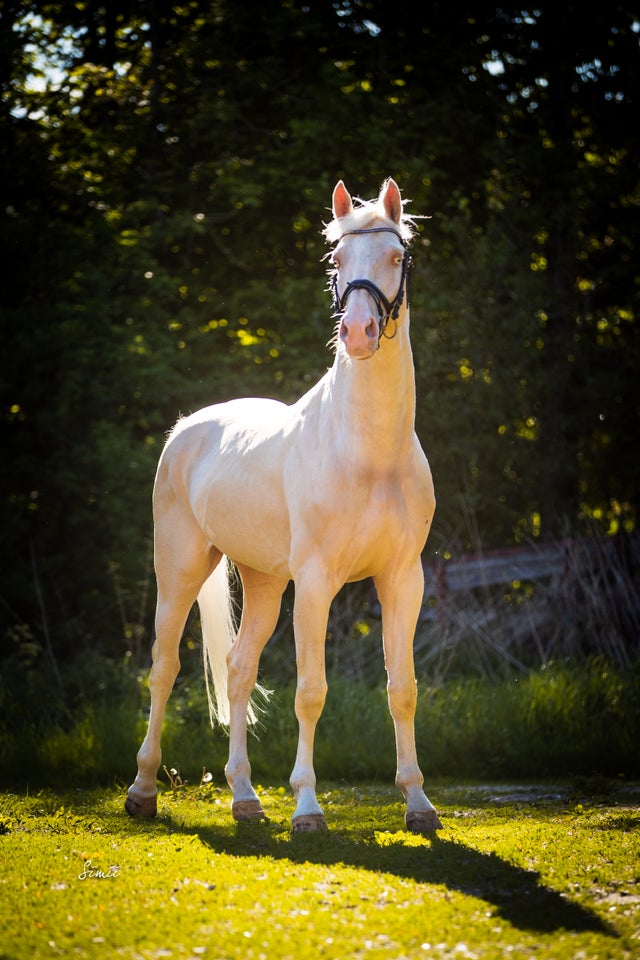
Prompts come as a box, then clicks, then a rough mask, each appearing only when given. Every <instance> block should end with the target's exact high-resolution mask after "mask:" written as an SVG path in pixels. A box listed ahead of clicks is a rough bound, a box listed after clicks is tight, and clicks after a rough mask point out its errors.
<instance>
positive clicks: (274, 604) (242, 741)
mask: <svg viewBox="0 0 640 960" xmlns="http://www.w3.org/2000/svg"><path fill="white" fill-rule="evenodd" d="M238 571H239V573H240V577H241V580H242V589H243V601H242V619H241V622H240V629H239V630H238V636H237V637H236V640H235V642H234V644H233V646H232V647H231V650H230V651H229V655H228V657H227V664H228V668H229V674H228V680H227V691H228V695H229V760H228V762H227V765H226V767H225V775H226V778H227V783H228V784H229V786H230V787H231V792H232V797H233V799H232V805H231V812H232V815H233V817H234V819H235V820H257V819H261V818H263V817H264V811H263V809H262V805H261V803H260V801H259V799H258V796H257V794H256V792H255V790H254V789H253V786H252V783H251V766H250V764H249V755H248V752H247V719H248V717H247V710H248V704H249V697H250V696H251V691H252V690H253V688H254V687H255V684H256V680H257V677H258V665H259V661H260V654H261V653H262V651H263V649H264V647H265V644H266V643H267V641H268V640H269V637H270V636H271V634H272V633H273V631H274V630H275V627H276V624H277V622H278V614H279V612H280V601H281V598H282V594H283V592H284V589H285V587H286V585H287V581H286V580H276V579H274V578H272V577H268V576H267V575H266V574H261V573H258V572H257V571H256V570H252V569H250V568H249V567H244V566H241V565H238Z"/></svg>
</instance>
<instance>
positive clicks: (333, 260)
mask: <svg viewBox="0 0 640 960" xmlns="http://www.w3.org/2000/svg"><path fill="white" fill-rule="evenodd" d="M329 262H330V263H331V266H332V267H333V269H334V270H339V269H340V261H339V260H338V258H337V257H331V260H330V261H329Z"/></svg>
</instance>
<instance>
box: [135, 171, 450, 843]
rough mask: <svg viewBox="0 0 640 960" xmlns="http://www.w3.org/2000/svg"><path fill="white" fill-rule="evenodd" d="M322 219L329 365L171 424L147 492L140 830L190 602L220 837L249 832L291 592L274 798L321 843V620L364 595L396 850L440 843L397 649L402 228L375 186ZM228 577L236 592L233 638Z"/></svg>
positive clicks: (402, 532)
mask: <svg viewBox="0 0 640 960" xmlns="http://www.w3.org/2000/svg"><path fill="white" fill-rule="evenodd" d="M332 213H333V219H332V220H331V221H330V222H329V223H328V224H324V231H323V232H324V236H325V239H326V241H327V242H328V243H330V244H333V249H332V250H331V252H330V253H329V254H328V255H327V257H328V258H329V260H330V271H329V273H330V277H331V282H330V286H331V288H332V290H333V298H334V316H335V321H336V326H335V333H334V338H333V345H334V349H335V355H334V360H333V364H332V366H331V367H330V368H329V369H328V370H327V372H326V374H325V375H324V376H323V377H322V378H321V379H320V380H319V381H318V382H317V383H316V384H315V386H313V387H312V388H311V389H310V390H309V391H308V392H307V393H306V394H304V396H302V397H301V398H300V399H299V400H298V401H297V402H295V403H293V404H290V405H289V404H285V403H282V402H280V401H276V400H270V399H256V398H244V399H236V400H230V401H227V402H223V403H219V404H215V405H213V406H209V407H206V408H205V409H202V410H200V411H198V412H196V413H193V414H191V415H189V416H185V417H184V418H182V419H180V420H179V421H178V422H177V424H176V425H175V427H174V428H173V430H172V432H171V433H170V434H169V437H168V440H167V442H166V445H165V447H164V449H163V451H162V454H161V456H160V460H159V464H158V469H157V473H156V478H155V484H154V492H153V517H154V564H155V572H156V580H157V607H156V616H155V640H154V643H153V647H152V666H151V671H150V674H149V688H150V693H151V710H150V715H149V721H148V729H147V733H146V736H145V738H144V741H143V743H142V745H141V747H140V750H139V752H138V755H137V763H138V771H137V774H136V777H135V780H134V782H133V783H132V785H131V786H130V788H129V790H128V794H127V798H126V804H125V806H126V809H127V811H128V813H129V814H131V815H132V816H142V817H152V816H154V815H155V813H156V800H157V779H156V777H157V772H158V768H159V766H160V763H161V744H160V740H161V728H162V722H163V716H164V711H165V706H166V703H167V700H168V698H169V695H170V693H171V690H172V688H173V685H174V682H175V679H176V677H177V675H178V672H179V669H180V661H179V645H180V640H181V637H182V634H183V631H184V628H185V623H186V620H187V617H188V615H189V613H190V611H191V608H192V606H193V604H194V602H195V601H196V599H197V602H198V606H199V609H200V616H201V624H202V633H203V650H204V670H205V679H206V682H207V691H208V696H209V705H210V712H211V718H212V723H213V721H214V720H218V721H219V722H220V723H221V724H223V725H225V726H226V725H228V730H229V758H228V762H227V764H226V766H225V776H226V779H227V782H228V784H229V787H230V788H231V794H232V802H231V814H232V817H233V818H234V819H235V820H236V821H244V820H255V819H261V818H264V817H265V814H264V811H263V809H262V805H261V803H260V800H259V798H258V796H257V794H256V792H255V790H254V788H253V786H252V783H251V766H250V763H249V757H248V752H247V727H248V724H249V723H251V722H252V721H253V720H254V719H255V710H254V707H253V703H252V692H253V691H254V688H256V689H259V685H258V684H257V677H258V667H259V660H260V655H261V653H262V651H263V649H264V647H265V646H266V643H267V641H268V640H269V638H270V636H271V634H272V633H273V631H274V629H275V626H276V623H277V620H278V616H279V611H280V605H281V598H282V594H283V592H284V590H285V588H286V586H287V584H288V583H289V582H290V581H293V584H294V596H295V599H294V610H293V627H294V639H295V653H296V666H297V683H296V693H295V714H296V718H297V721H298V744H297V753H296V758H295V763H294V766H293V770H292V773H291V777H290V781H289V782H290V785H291V788H292V791H293V794H294V797H295V801H296V806H295V811H294V813H293V816H292V829H293V832H294V833H296V832H301V831H313V830H320V829H326V821H325V816H324V813H323V810H322V808H321V806H320V804H319V802H318V799H317V796H316V775H315V771H314V765H313V748H314V737H315V731H316V725H317V723H318V720H319V718H320V715H321V713H322V710H323V706H324V703H325V697H326V694H327V679H326V670H325V636H326V628H327V621H328V615H329V608H330V606H331V603H332V600H333V598H334V597H335V595H336V594H337V592H338V591H339V590H340V589H341V587H342V586H343V585H344V584H345V583H347V582H352V581H357V580H362V579H365V578H373V581H374V583H375V587H376V590H377V593H378V597H379V600H380V603H381V607H382V632H383V650H384V661H385V669H386V674H387V697H388V705H389V711H390V713H391V717H392V719H393V724H394V729H395V744H396V756H397V768H396V778H395V782H396V785H397V787H398V789H399V790H400V792H401V793H402V794H403V796H404V798H405V801H406V808H405V826H406V828H407V829H408V830H410V831H412V832H414V833H429V832H431V831H434V830H438V829H440V828H441V823H440V820H439V818H438V814H437V812H436V810H435V808H434V806H433V805H432V803H431V802H430V801H429V800H428V798H427V796H426V795H425V793H424V791H423V789H422V787H423V775H422V772H421V770H420V767H419V766H418V759H417V751H416V743H415V711H416V702H417V684H416V678H415V672H414V659H413V638H414V632H415V627H416V623H417V618H418V614H419V611H420V607H421V603H422V597H423V592H424V580H423V569H422V563H421V553H422V550H423V548H424V545H425V542H426V539H427V535H428V533H429V528H430V526H431V522H432V520H433V515H434V510H435V496H434V487H433V481H432V476H431V471H430V468H429V464H428V461H427V458H426V456H425V454H424V452H423V450H422V448H421V446H420V443H419V441H418V438H417V436H416V433H415V427H414V421H415V407H416V389H415V373H414V366H413V358H412V352H411V344H410V339H409V298H408V277H409V272H410V267H411V257H410V253H409V244H410V241H411V238H412V236H413V233H414V227H415V224H414V221H415V217H409V216H408V215H407V214H405V213H404V211H403V200H402V197H401V192H400V189H399V187H398V185H397V183H396V182H395V181H394V180H393V179H391V178H389V179H388V180H386V181H385V182H384V183H383V185H382V187H381V189H380V192H379V195H378V197H377V198H376V199H374V200H368V201H365V200H359V199H356V200H355V201H354V200H353V199H352V197H351V195H350V193H349V191H348V190H347V188H346V186H345V185H344V183H343V181H342V180H340V181H339V182H338V183H337V184H336V186H335V189H334V191H333V196H332ZM230 565H233V567H235V569H236V570H237V573H238V574H239V577H240V580H241V583H242V594H243V597H242V612H241V618H240V625H239V628H238V630H237V635H236V631H235V627H234V621H233V617H232V614H231V600H230V585H229V569H228V567H229V566H230ZM354 722H355V723H356V724H357V722H358V720H357V717H354Z"/></svg>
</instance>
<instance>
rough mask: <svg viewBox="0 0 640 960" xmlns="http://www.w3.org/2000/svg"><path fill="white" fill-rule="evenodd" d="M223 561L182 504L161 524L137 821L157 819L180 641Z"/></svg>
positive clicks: (134, 811) (132, 798) (134, 798)
mask: <svg viewBox="0 0 640 960" xmlns="http://www.w3.org/2000/svg"><path fill="white" fill-rule="evenodd" d="M220 556H221V554H220V553H219V552H218V551H214V550H212V548H211V545H210V544H209V543H208V541H207V540H206V538H205V537H204V536H203V534H202V532H201V531H200V529H199V527H198V526H197V524H196V522H195V520H194V519H193V517H191V516H189V515H184V514H182V515H181V514H180V512H179V511H178V509H177V505H174V508H173V509H168V510H167V511H166V512H165V513H164V514H163V515H162V517H161V519H159V520H157V522H156V530H155V566H156V577H157V582H158V602H157V606H156V636H155V641H154V644H153V649H152V660H153V664H152V667H151V672H150V674H149V690H150V692H151V712H150V714H149V725H148V728H147V735H146V737H145V738H144V741H143V743H142V746H141V747H140V750H139V751H138V757H137V760H138V773H137V775H136V778H135V780H134V782H133V783H132V785H131V786H130V787H129V791H128V794H127V799H126V801H125V808H126V810H127V812H128V813H130V814H131V816H138V817H153V816H155V813H156V797H157V793H158V788H157V782H156V778H157V773H158V768H159V766H160V762H161V759H162V753H161V748H160V736H161V732H162V721H163V719H164V712H165V707H166V704H167V700H168V699H169V694H170V693H171V691H172V689H173V685H174V683H175V679H176V677H177V675H178V672H179V670H180V659H179V655H178V651H179V646H180V640H181V638H182V633H183V631H184V627H185V623H186V620H187V616H188V615H189V611H190V610H191V607H192V606H193V604H194V603H195V600H196V598H197V595H198V592H199V590H200V587H201V586H202V584H203V583H204V581H205V580H206V579H207V577H208V576H209V574H210V573H211V571H212V570H213V569H214V568H215V566H216V563H217V562H218V561H219V560H220Z"/></svg>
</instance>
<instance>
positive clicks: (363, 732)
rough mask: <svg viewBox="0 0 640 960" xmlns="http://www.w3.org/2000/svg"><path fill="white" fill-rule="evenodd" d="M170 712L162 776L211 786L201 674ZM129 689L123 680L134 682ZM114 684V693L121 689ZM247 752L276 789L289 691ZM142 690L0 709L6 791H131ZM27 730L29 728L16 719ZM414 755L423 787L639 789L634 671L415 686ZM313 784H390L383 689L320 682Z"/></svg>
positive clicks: (216, 760)
mask: <svg viewBox="0 0 640 960" xmlns="http://www.w3.org/2000/svg"><path fill="white" fill-rule="evenodd" d="M196 666H197V671H194V672H193V674H192V675H191V676H189V674H186V676H184V677H183V678H182V679H181V681H180V682H179V684H178V685H177V687H176V689H175V691H174V693H173V695H172V697H171V699H170V701H169V707H168V712H167V721H166V723H165V729H164V735H163V756H164V762H165V763H166V764H167V766H169V767H172V766H175V767H177V768H179V770H180V771H181V773H182V775H183V776H184V777H185V778H186V779H188V780H189V781H191V782H192V783H194V782H197V781H199V779H200V773H201V771H202V767H203V766H206V767H207V769H209V770H211V771H212V772H213V773H214V775H215V776H218V775H219V774H220V773H221V771H222V769H223V767H224V763H225V760H226V754H227V750H228V739H227V737H226V735H225V734H224V733H223V732H222V731H220V730H214V731H212V730H211V729H210V726H209V721H208V710H207V705H206V701H205V693H204V683H203V680H202V676H201V670H200V666H199V664H196ZM134 679H135V678H134ZM125 680H126V683H125V682H124V681H125ZM266 683H267V685H271V686H273V687H274V688H275V695H274V698H273V700H272V701H271V703H270V704H269V707H268V710H267V712H266V714H265V716H264V718H263V721H264V722H263V726H262V728H261V729H260V730H259V731H258V738H256V737H251V738H250V742H249V751H250V757H251V763H252V766H253V769H254V773H255V775H256V776H257V777H258V778H259V779H262V780H264V781H267V782H273V781H276V780H277V781H280V780H282V781H284V780H286V779H287V777H288V776H289V773H290V771H291V768H292V766H293V762H294V758H295V753H296V740H297V724H296V719H295V715H294V709H293V699H294V691H293V688H292V687H291V686H289V687H286V686H285V687H283V686H281V685H279V684H277V683H275V682H274V683H270V679H269V677H268V676H267V677H266ZM146 698H147V696H146V690H145V689H144V684H143V683H140V684H139V685H135V684H134V685H132V683H131V677H130V676H125V677H124V680H122V679H121V678H119V676H118V675H116V676H115V677H112V678H111V679H110V682H109V684H108V686H107V687H106V688H105V690H103V691H102V692H101V691H100V690H99V689H96V693H95V695H94V697H93V698H87V697H86V696H83V697H82V698H79V700H78V702H77V703H75V704H74V708H73V711H68V712H66V713H63V712H62V711H60V712H59V713H58V715H56V713H55V711H53V710H49V709H47V708H46V706H45V707H41V708H40V709H38V701H37V700H34V701H33V708H32V710H31V711H28V710H27V709H26V706H25V705H26V704H28V703H29V702H30V701H29V698H28V697H27V696H26V695H25V696H24V697H23V698H22V699H21V700H19V701H17V702H16V704H15V707H14V708H13V712H12V711H11V710H10V709H8V708H9V707H10V702H9V699H8V697H7V698H5V700H4V702H3V701H2V698H1V697H0V715H2V712H3V708H4V718H5V719H4V723H3V721H2V719H0V770H2V772H3V782H4V784H5V785H11V786H14V787H25V786H30V787H31V788H32V789H38V788H39V787H41V786H44V785H47V786H64V785H65V784H73V785H74V786H104V785H108V784H111V783H114V782H122V783H125V782H130V781H131V779H132V778H133V776H134V774H135V756H136V752H137V750H138V747H139V745H140V742H141V740H142V737H143V736H144V729H145V724H146V721H145V711H144V709H143V706H144V703H145V702H146ZM25 717H27V718H28V720H27V719H25ZM416 739H417V745H418V755H419V758H420V762H421V764H422V767H423V770H424V773H425V775H426V776H427V777H434V776H437V777H450V778H452V779H455V780H458V779H460V778H461V777H462V778H465V777H466V778H467V779H482V778H489V779H491V778H494V779H495V778H511V779H530V778H539V777H563V776H564V777H566V776H579V775H580V776H592V775H594V774H597V775H603V776H610V777H616V776H619V775H622V776H625V777H626V778H627V779H640V751H638V747H637V744H638V743H639V742H640V664H638V665H636V666H635V667H634V668H633V669H629V670H617V669H615V668H614V667H612V666H611V665H610V664H607V663H606V662H605V661H603V660H593V661H590V662H587V663H585V664H582V665H579V666H572V667H571V666H567V665H563V664H555V665H551V666H549V667H547V668H545V669H541V670H537V671H532V672H531V673H528V674H517V675H514V676H513V677H512V678H510V679H507V680H500V681H497V680H496V681H488V680H479V679H472V678H461V679H457V680H451V681H448V682H447V683H445V684H443V685H442V686H439V687H432V686H430V685H429V683H428V681H426V680H422V681H420V683H419V700H418V711H417V714H416ZM315 760H316V770H317V774H318V778H319V782H320V783H322V782H323V781H328V780H333V781H339V780H340V779H341V778H342V777H345V776H347V777H349V778H350V779H351V780H357V779H364V780H369V781H371V780H374V781H376V782H381V783H391V782H392V781H393V776H394V771H395V745H394V736H393V726H392V723H391V719H390V716H389V711H388V708H387V702H386V694H385V691H384V689H383V688H382V687H379V686H378V687H371V686H367V685H366V684H365V683H363V682H361V681H357V680H348V679H344V678H340V677H331V678H330V682H329V695H328V698H327V704H326V707H325V710H324V713H323V715H322V718H321V720H320V723H319V726H318V731H317V736H316V747H315Z"/></svg>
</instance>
